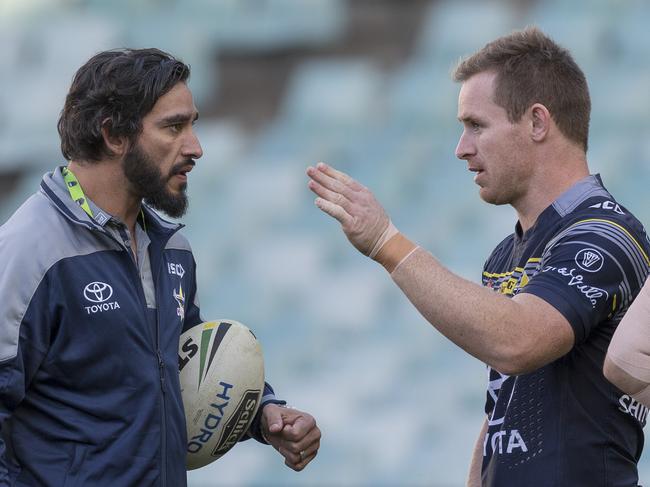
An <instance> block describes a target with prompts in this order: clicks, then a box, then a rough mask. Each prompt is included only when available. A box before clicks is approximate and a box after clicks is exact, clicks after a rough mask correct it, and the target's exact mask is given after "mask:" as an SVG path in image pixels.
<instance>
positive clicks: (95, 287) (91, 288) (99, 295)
mask: <svg viewBox="0 0 650 487" xmlns="http://www.w3.org/2000/svg"><path fill="white" fill-rule="evenodd" d="M112 295H113V288H112V287H111V286H109V285H108V284H106V283H105V282H99V281H95V282H91V283H90V284H88V285H87V286H86V287H85V288H84V297H85V298H86V299H87V300H88V301H90V302H91V303H103V302H104V301H108V300H109V299H110V298H111V296H112Z"/></svg>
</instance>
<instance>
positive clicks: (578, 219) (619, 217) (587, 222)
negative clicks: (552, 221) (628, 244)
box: [557, 196, 650, 252]
mask: <svg viewBox="0 0 650 487" xmlns="http://www.w3.org/2000/svg"><path fill="white" fill-rule="evenodd" d="M590 232H591V233H593V234H599V235H610V236H611V237H612V238H613V237H614V236H615V235H617V234H618V235H621V237H622V238H624V239H629V240H633V241H634V242H636V243H637V244H638V245H639V247H641V248H642V249H643V250H644V251H645V252H650V240H649V239H648V235H647V233H646V229H645V228H644V226H643V224H642V223H641V222H640V221H639V219H638V218H636V217H635V216H634V214H633V213H632V212H630V211H629V210H628V209H627V208H625V207H624V206H623V205H621V204H620V203H618V202H617V201H616V200H615V199H614V198H613V197H611V196H609V197H600V198H597V199H591V200H589V201H586V202H585V203H584V204H583V205H581V206H580V207H578V208H576V209H575V210H574V211H573V212H571V213H569V214H567V215H565V216H564V217H563V218H562V221H561V225H560V228H559V231H558V232H557V233H564V234H567V233H580V234H588V233H590Z"/></svg>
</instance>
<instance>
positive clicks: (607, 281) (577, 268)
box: [521, 219, 650, 343]
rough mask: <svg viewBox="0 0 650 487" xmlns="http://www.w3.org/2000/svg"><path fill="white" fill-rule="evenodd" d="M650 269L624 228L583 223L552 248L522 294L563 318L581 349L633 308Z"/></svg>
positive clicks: (596, 221) (606, 223) (560, 237)
mask: <svg viewBox="0 0 650 487" xmlns="http://www.w3.org/2000/svg"><path fill="white" fill-rule="evenodd" d="M649 269H650V261H649V260H648V255H647V253H646V251H645V250H644V248H643V247H642V245H641V244H640V243H639V241H638V240H637V239H636V238H635V237H634V236H633V234H632V233H630V232H629V231H628V230H627V229H626V228H625V227H624V226H623V225H621V224H620V223H617V222H614V221H609V220H601V219H589V220H583V221H578V222H576V223H574V224H573V225H571V226H569V227H568V228H566V229H564V230H563V231H562V232H560V233H559V234H558V235H556V236H555V237H554V238H553V239H552V240H551V241H550V242H549V243H548V244H547V246H546V248H545V249H544V252H543V255H542V259H541V263H540V268H539V271H538V272H537V274H535V275H534V276H533V277H532V278H531V280H530V282H529V283H528V284H527V285H526V286H525V287H524V288H523V289H522V290H521V292H525V293H530V294H534V295H535V296H538V297H540V298H542V299H543V300H544V301H546V302H547V303H549V304H551V305H552V306H553V307H554V308H556V309H557V310H558V311H559V312H560V313H562V315H563V316H564V317H565V318H566V319H567V321H568V322H569V324H570V325H571V327H572V328H573V331H574V333H575V338H576V343H580V342H583V341H584V340H586V338H587V337H588V336H589V334H590V333H591V331H592V330H593V329H594V327H595V326H596V325H597V324H598V323H599V322H601V321H603V320H606V319H608V318H612V317H614V316H615V315H616V314H618V313H622V312H623V311H625V310H626V309H627V308H628V307H629V305H630V303H631V301H632V300H633V299H634V297H635V296H636V294H637V293H638V291H639V289H640V288H641V286H642V285H643V282H644V281H645V278H646V276H647V275H648V271H649Z"/></svg>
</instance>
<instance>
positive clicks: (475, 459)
mask: <svg viewBox="0 0 650 487" xmlns="http://www.w3.org/2000/svg"><path fill="white" fill-rule="evenodd" d="M487 425H488V423H487V419H486V420H485V421H483V426H481V432H480V433H479V435H478V438H476V444H475V445H474V451H473V452H472V460H471V462H470V464H469V472H468V474H467V487H481V468H482V466H483V444H484V442H485V434H486V433H487Z"/></svg>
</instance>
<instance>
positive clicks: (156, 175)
mask: <svg viewBox="0 0 650 487" xmlns="http://www.w3.org/2000/svg"><path fill="white" fill-rule="evenodd" d="M188 164H191V165H194V161H193V160H191V159H189V160H186V161H183V162H181V163H179V164H176V165H174V166H173V167H172V168H171V170H170V171H169V173H168V174H166V175H163V173H162V172H161V171H160V168H159V167H158V165H157V164H156V162H155V161H154V160H153V158H152V157H150V156H149V154H147V152H146V151H145V150H143V149H142V148H141V147H140V146H139V145H138V144H136V145H134V146H133V147H132V148H131V149H129V151H128V152H127V154H126V155H125V156H124V160H123V162H122V169H123V171H124V175H125V176H126V179H127V180H128V181H129V183H130V184H131V190H132V191H133V192H134V193H135V194H137V195H138V196H140V197H141V198H142V199H143V200H144V201H145V203H147V204H148V205H149V206H151V207H152V208H155V209H157V210H160V211H162V212H164V213H166V214H167V215H169V216H170V217H172V218H180V217H181V216H183V215H184V214H185V212H186V211H187V206H188V200H187V194H185V191H186V189H187V183H183V184H182V186H181V188H180V191H179V192H178V193H177V194H174V193H172V192H171V191H170V190H169V189H168V187H167V183H168V182H169V180H170V179H171V178H172V177H173V176H174V175H176V174H179V173H181V172H182V170H183V168H186V167H187V165H188Z"/></svg>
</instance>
